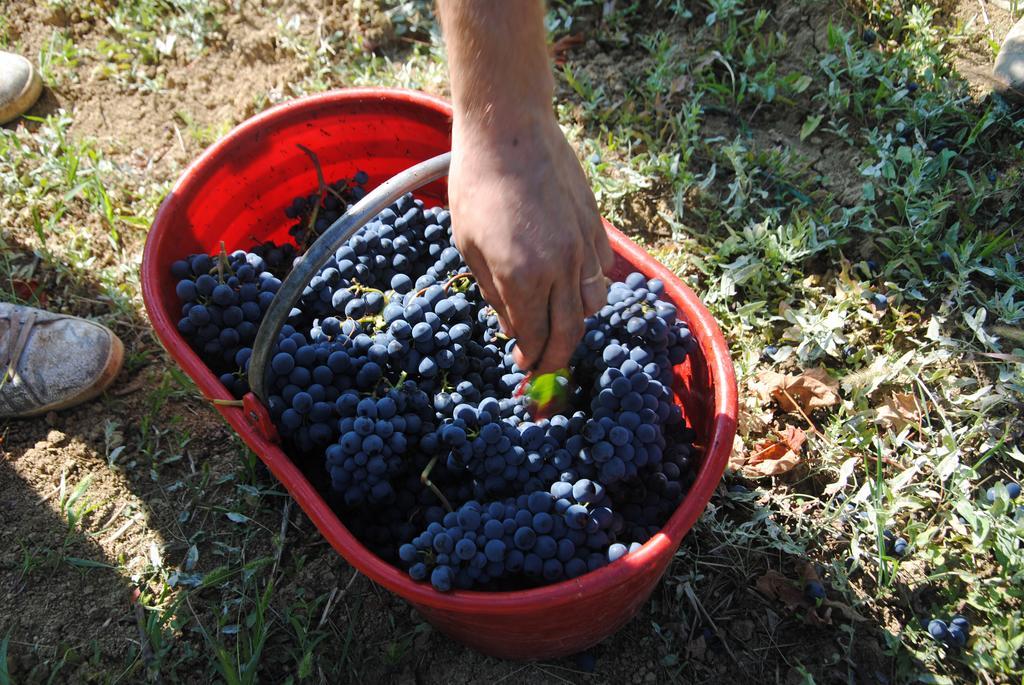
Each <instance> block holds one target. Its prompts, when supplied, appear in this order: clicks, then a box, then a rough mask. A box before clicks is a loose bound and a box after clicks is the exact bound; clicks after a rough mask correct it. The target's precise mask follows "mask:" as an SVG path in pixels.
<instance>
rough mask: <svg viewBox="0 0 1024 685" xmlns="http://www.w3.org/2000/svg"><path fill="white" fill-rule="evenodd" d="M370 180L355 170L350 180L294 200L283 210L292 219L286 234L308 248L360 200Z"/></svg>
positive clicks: (364, 174)
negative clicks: (292, 223)
mask: <svg viewBox="0 0 1024 685" xmlns="http://www.w3.org/2000/svg"><path fill="white" fill-rule="evenodd" d="M369 180H370V177H369V175H367V173H366V172H365V171H357V172H356V174H355V176H353V177H352V178H351V179H345V178H343V179H339V180H338V181H335V182H334V183H331V184H329V185H327V186H326V187H324V188H323V190H322V191H319V192H315V193H310V194H309V195H307V196H306V197H297V198H295V199H294V200H292V203H291V204H290V205H288V207H286V208H285V210H284V213H285V216H287V217H288V218H289V219H295V224H294V225H293V226H292V227H291V228H289V229H288V233H289V234H290V235H291V236H292V237H293V238H294V239H295V242H296V243H298V244H299V245H305V246H308V245H311V244H312V243H313V242H314V241H315V240H316V239H317V238H318V237H319V236H320V234H321V233H323V232H324V231H326V230H327V229H328V228H330V226H331V224H333V223H334V222H335V221H337V220H338V219H339V218H341V216H342V215H343V214H344V213H345V212H347V211H348V209H349V208H350V207H351V206H352V205H353V204H355V203H356V202H359V200H362V199H363V197H364V196H365V195H366V188H364V186H365V185H366V182H367V181H369Z"/></svg>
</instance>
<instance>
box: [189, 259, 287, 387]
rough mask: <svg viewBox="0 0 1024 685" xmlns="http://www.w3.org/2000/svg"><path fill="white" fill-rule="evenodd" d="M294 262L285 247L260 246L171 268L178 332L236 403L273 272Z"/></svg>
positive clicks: (275, 280)
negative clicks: (178, 313)
mask: <svg viewBox="0 0 1024 685" xmlns="http://www.w3.org/2000/svg"><path fill="white" fill-rule="evenodd" d="M294 257H295V248H294V247H293V246H291V245H283V246H280V247H279V246H277V245H275V244H273V243H265V244H263V245H260V246H259V247H257V248H255V249H254V250H252V251H251V252H245V251H244V250H236V251H234V252H232V253H231V254H227V253H224V252H222V253H221V254H220V255H212V256H211V255H207V254H195V255H190V256H189V257H187V258H186V259H182V260H178V261H176V262H174V263H173V264H171V274H172V275H173V276H174V277H175V278H176V279H178V282H177V284H176V286H175V292H176V293H177V295H178V299H180V300H181V303H182V305H181V319H179V320H178V332H180V333H181V334H182V335H183V336H184V337H185V339H186V340H188V342H189V344H191V345H192V347H193V348H194V349H195V350H196V351H197V352H199V353H200V354H201V355H202V356H203V358H204V359H205V360H206V362H207V364H209V365H210V367H211V368H213V369H214V370H215V371H219V372H221V374H222V375H221V382H222V383H224V385H225V386H226V387H227V388H228V389H229V390H230V391H231V392H232V393H233V394H235V395H236V396H238V397H241V396H242V395H244V394H245V393H246V392H248V389H249V388H248V383H247V382H246V380H245V378H244V374H243V373H242V370H243V369H244V367H245V365H246V362H247V361H248V358H249V354H250V353H251V351H250V350H248V349H247V348H248V347H249V346H250V345H251V344H252V341H253V339H254V338H255V337H256V331H257V330H258V328H259V325H260V322H261V321H262V320H263V314H264V313H265V312H266V311H267V308H268V307H270V303H271V302H272V301H273V299H274V293H276V292H277V289H278V288H279V287H280V286H281V279H280V278H279V277H278V275H277V274H276V273H275V272H277V273H280V271H278V269H279V268H280V267H281V266H282V265H283V263H284V262H287V263H288V264H289V265H290V264H291V260H292V259H294Z"/></svg>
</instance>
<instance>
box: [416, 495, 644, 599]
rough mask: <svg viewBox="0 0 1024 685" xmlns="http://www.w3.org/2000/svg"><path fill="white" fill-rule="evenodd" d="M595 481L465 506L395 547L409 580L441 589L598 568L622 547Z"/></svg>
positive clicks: (554, 577) (616, 522)
mask: <svg viewBox="0 0 1024 685" xmlns="http://www.w3.org/2000/svg"><path fill="white" fill-rule="evenodd" d="M607 504H608V501H607V497H606V496H605V493H604V492H603V488H602V487H601V486H600V485H598V484H597V483H592V482H590V481H579V482H578V483H576V484H568V483H555V484H553V485H552V486H551V490H550V492H549V491H546V490H536V491H533V492H530V493H529V494H522V495H519V496H518V497H510V498H507V499H505V500H500V501H493V502H489V503H487V504H483V505H482V504H480V503H478V502H476V501H472V500H471V501H469V502H466V503H465V504H463V505H462V506H460V507H459V508H458V509H457V510H455V511H452V512H449V513H447V514H445V515H444V516H443V518H442V519H441V520H440V521H432V522H431V523H430V524H429V525H428V526H427V527H426V529H425V530H424V531H423V532H421V533H420V534H419V535H417V536H416V537H414V538H413V539H412V540H411V541H410V542H408V543H406V544H404V545H402V546H401V547H399V549H398V557H399V559H400V560H401V561H402V562H403V563H405V564H407V565H408V566H409V575H410V576H411V577H412V578H413V579H415V580H427V579H428V578H429V580H430V582H431V584H432V585H433V586H434V587H435V588H437V589H438V590H440V591H442V592H446V591H448V590H451V589H452V588H453V587H455V588H461V589H465V588H470V587H477V586H486V585H488V584H491V583H492V582H494V581H507V580H510V579H519V578H521V577H525V579H527V580H532V581H534V582H543V583H553V582H557V581H559V580H564V579H566V578H575V577H577V576H580V575H583V574H584V573H586V572H587V571H593V570H595V569H598V568H600V567H602V566H604V565H605V564H607V563H608V562H609V561H614V560H615V559H617V558H618V557H620V556H622V554H624V553H625V552H626V551H627V549H626V547H625V546H624V545H621V544H616V543H614V536H615V533H616V528H617V527H621V525H622V520H621V517H616V516H615V514H614V513H613V512H612V510H611V509H610V508H609V507H608V506H607Z"/></svg>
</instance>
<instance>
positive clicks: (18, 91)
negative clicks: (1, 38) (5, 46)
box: [0, 50, 43, 125]
mask: <svg viewBox="0 0 1024 685" xmlns="http://www.w3.org/2000/svg"><path fill="white" fill-rule="evenodd" d="M42 92H43V82H42V80H41V79H40V78H39V72H38V71H37V70H36V68H35V67H34V66H33V65H32V63H31V62H29V61H28V60H27V59H25V58H24V57H22V56H21V55H15V54H14V53H13V52H4V51H3V50H0V125H3V124H6V123H8V122H10V121H14V120H15V119H17V118H18V117H20V116H21V115H22V114H24V113H25V112H27V111H28V109H29V108H30V107H31V106H32V105H34V104H36V100H38V99H39V94H40V93H42Z"/></svg>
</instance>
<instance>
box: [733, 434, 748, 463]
mask: <svg viewBox="0 0 1024 685" xmlns="http://www.w3.org/2000/svg"><path fill="white" fill-rule="evenodd" d="M746 463H747V446H746V445H744V444H743V438H741V437H740V436H738V435H736V436H734V437H733V439H732V452H730V453H729V468H730V469H732V470H733V471H739V470H740V469H742V468H743V465H744V464H746Z"/></svg>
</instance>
